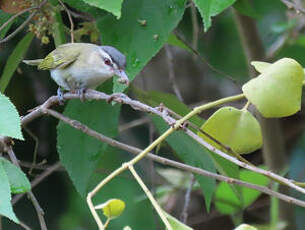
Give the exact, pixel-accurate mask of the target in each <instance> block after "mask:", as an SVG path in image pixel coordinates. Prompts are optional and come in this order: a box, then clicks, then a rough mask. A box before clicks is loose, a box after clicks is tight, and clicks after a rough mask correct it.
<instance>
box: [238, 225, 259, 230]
mask: <svg viewBox="0 0 305 230" xmlns="http://www.w3.org/2000/svg"><path fill="white" fill-rule="evenodd" d="M234 230H257V228H255V227H253V226H251V225H248V224H241V225H239V226H238V227H237V228H234Z"/></svg>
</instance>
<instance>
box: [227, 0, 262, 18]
mask: <svg viewBox="0 0 305 230" xmlns="http://www.w3.org/2000/svg"><path fill="white" fill-rule="evenodd" d="M233 7H234V8H235V9H236V10H237V11H238V12H239V13H241V14H243V15H245V16H248V17H252V18H257V17H258V16H259V14H258V13H257V11H256V9H254V8H253V6H252V4H251V2H250V1H249V0H237V1H236V2H235V3H234V5H233Z"/></svg>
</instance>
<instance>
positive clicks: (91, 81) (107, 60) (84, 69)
mask: <svg viewBox="0 0 305 230" xmlns="http://www.w3.org/2000/svg"><path fill="white" fill-rule="evenodd" d="M23 62H25V63H26V64H28V65H36V66H38V69H41V70H50V72H51V76H52V78H53V80H54V81H55V82H56V83H57V85H59V89H58V91H57V92H58V96H59V97H60V99H61V100H62V99H63V98H62V95H63V94H62V93H63V92H62V89H64V90H68V91H72V92H78V93H79V94H81V95H83V93H84V91H85V90H86V89H95V88H96V87H97V86H99V85H100V84H102V83H103V82H104V81H106V80H107V79H109V78H111V77H112V76H113V75H117V76H119V77H120V78H119V80H118V81H119V82H120V83H123V84H128V83H129V81H128V77H127V75H126V73H125V66H126V58H125V56H124V55H123V54H122V53H121V52H120V51H118V50H117V49H116V48H114V47H111V46H98V45H94V44H90V43H68V44H64V45H61V46H58V47H57V48H56V49H55V50H53V51H52V52H51V53H49V54H48V55H47V56H46V57H45V58H44V59H37V60H24V61H23Z"/></svg>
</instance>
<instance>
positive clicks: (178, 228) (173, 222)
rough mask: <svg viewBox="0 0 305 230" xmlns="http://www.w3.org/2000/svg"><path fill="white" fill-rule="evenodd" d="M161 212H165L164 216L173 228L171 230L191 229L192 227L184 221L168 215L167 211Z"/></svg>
mask: <svg viewBox="0 0 305 230" xmlns="http://www.w3.org/2000/svg"><path fill="white" fill-rule="evenodd" d="M163 213H164V214H165V216H166V218H167V220H168V222H169V223H170V225H171V227H172V228H173V230H192V229H193V228H191V227H189V226H187V225H185V224H184V223H182V222H180V221H179V220H177V219H176V218H175V217H173V216H171V215H169V214H168V213H167V212H165V211H163Z"/></svg>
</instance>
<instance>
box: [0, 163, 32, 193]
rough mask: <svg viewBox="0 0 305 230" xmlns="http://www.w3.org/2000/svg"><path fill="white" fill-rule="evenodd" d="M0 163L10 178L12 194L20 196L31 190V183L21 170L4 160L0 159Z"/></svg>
mask: <svg viewBox="0 0 305 230" xmlns="http://www.w3.org/2000/svg"><path fill="white" fill-rule="evenodd" d="M0 162H1V163H2V165H3V168H4V170H5V172H6V175H7V177H8V180H9V183H10V187H11V192H12V193H14V194H18V193H24V192H28V191H30V190H31V183H30V182H29V180H28V178H27V177H26V175H25V174H24V173H23V172H22V170H21V169H20V168H18V167H17V166H15V165H13V164H12V163H11V162H9V161H8V160H6V159H4V158H0Z"/></svg>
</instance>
